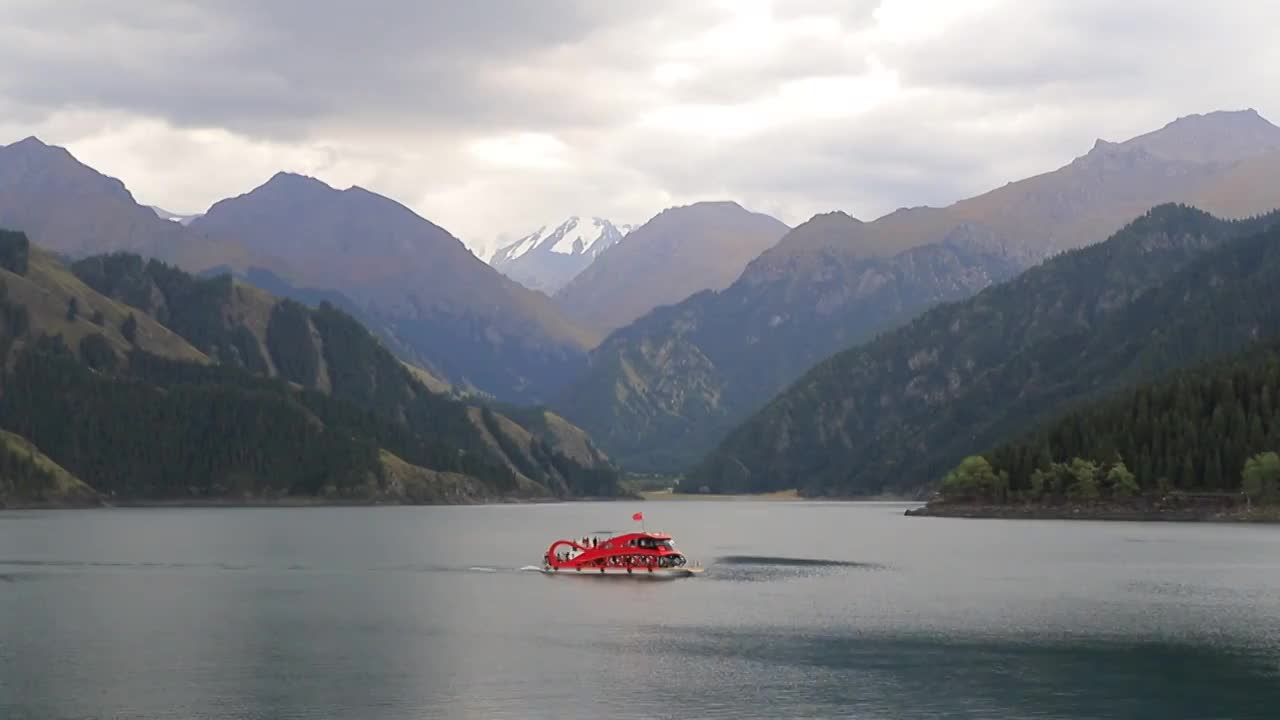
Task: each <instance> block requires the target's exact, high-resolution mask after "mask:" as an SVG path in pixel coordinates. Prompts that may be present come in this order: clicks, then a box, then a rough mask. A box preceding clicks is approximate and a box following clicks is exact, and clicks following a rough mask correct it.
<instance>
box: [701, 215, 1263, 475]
mask: <svg viewBox="0 0 1280 720" xmlns="http://www.w3.org/2000/svg"><path fill="white" fill-rule="evenodd" d="M1276 219H1277V216H1276V215H1275V214H1272V215H1269V216H1266V217H1262V218H1255V219H1252V220H1248V221H1237V222H1227V221H1222V220H1218V219H1216V218H1213V217H1211V216H1209V215H1207V214H1205V213H1202V212H1200V211H1197V210H1194V209H1192V208H1186V207H1179V206H1162V207H1160V208H1156V209H1154V210H1152V211H1151V212H1149V213H1148V214H1146V215H1145V216H1143V217H1142V218H1140V219H1139V220H1137V221H1135V222H1134V223H1132V224H1130V225H1129V226H1128V227H1126V228H1125V229H1124V230H1122V231H1121V232H1119V233H1117V234H1116V235H1115V236H1114V237H1113V238H1111V239H1110V240H1108V241H1107V242H1104V243H1101V244H1098V245H1095V246H1091V247H1088V248H1084V249H1081V250H1077V251H1073V252H1070V253H1065V254H1063V255H1060V256H1058V257H1055V258H1053V259H1051V260H1048V261H1046V262H1044V263H1043V264H1041V265H1040V266H1038V267H1036V268H1033V269H1032V270H1029V271H1027V272H1026V273H1024V274H1023V275H1021V276H1019V277H1018V278H1015V279H1014V280H1012V281H1010V282H1008V283H1004V284H1002V285H998V286H995V287H992V288H990V289H988V290H986V291H983V292H982V293H979V294H978V295H977V296H975V297H974V298H972V299H970V300H967V301H964V302H960V303H955V304H952V305H946V306H942V307H939V308H936V309H934V310H931V311H929V312H927V313H925V314H924V315H922V316H920V317H919V318H917V319H916V320H914V321H913V322H912V323H910V324H909V325H908V326H906V327H903V328H900V329H898V330H896V331H893V332H890V333H887V334H885V335H883V336H881V337H879V338H877V339H876V340H874V341H872V342H870V343H867V344H865V345H862V346H860V347H858V348H855V349H852V350H849V351H846V352H843V353H840V354H838V355H836V356H834V357H832V358H831V359H829V360H827V361H825V362H823V363H821V364H820V365H818V366H817V367H815V368H814V369H813V370H811V371H810V372H809V373H808V374H807V375H806V376H805V377H803V378H802V379H801V380H799V381H798V382H796V383H795V384H794V385H793V386H792V387H791V388H789V389H788V390H787V391H786V392H784V393H783V394H782V395H780V396H779V397H778V398H776V399H775V400H774V401H773V402H771V403H770V404H769V406H767V407H766V408H765V409H764V410H763V411H761V412H760V413H759V414H758V415H757V416H756V417H755V418H753V419H752V420H750V421H748V422H747V423H745V424H744V425H742V426H741V427H739V428H738V429H737V430H735V431H734V433H733V434H732V435H730V437H729V438H728V439H727V440H726V441H725V442H724V443H723V444H722V445H721V447H720V448H719V449H717V450H716V451H715V452H714V453H712V454H711V455H710V456H709V457H708V458H707V459H706V460H705V461H704V462H703V464H702V465H701V466H700V467H699V468H698V469H697V470H696V472H695V473H694V480H693V484H694V486H697V485H707V486H710V487H711V488H713V489H715V490H719V491H742V490H752V491H759V490H774V489H779V488H784V487H800V488H803V489H804V490H805V491H806V492H808V493H812V494H841V495H857V494H874V493H878V492H882V491H886V490H889V491H897V492H904V491H906V492H909V491H918V490H921V489H923V488H925V487H927V486H928V485H930V484H931V483H933V482H935V481H936V480H937V479H938V478H940V477H941V476H942V474H943V473H945V472H946V471H947V470H948V469H950V468H951V467H953V466H954V465H955V464H956V463H957V462H958V461H959V460H960V458H962V457H964V456H965V455H969V454H972V453H975V452H981V451H982V450H984V449H985V448H989V447H993V446H995V445H998V444H999V443H1001V442H1004V441H1007V440H1009V439H1011V438H1013V437H1016V436H1017V435H1018V434H1020V433H1022V432H1025V431H1026V429H1027V428H1028V427H1031V426H1033V425H1034V424H1035V423H1037V422H1043V421H1047V420H1048V419H1050V418H1052V417H1053V416H1055V415H1058V414H1061V413H1062V412H1065V411H1066V410H1068V409H1069V408H1070V407H1071V406H1072V405H1073V404H1075V403H1078V402H1081V401H1083V400H1088V399H1091V398H1097V397H1100V396H1102V395H1104V394H1106V393H1108V392H1114V391H1115V390H1117V389H1120V388H1123V387H1126V386H1129V385H1133V384H1135V383H1139V382H1143V381H1148V380H1150V379H1152V378H1155V377H1158V376H1159V375H1160V374H1161V373H1164V372H1167V371H1170V370H1173V369H1177V368H1180V367H1186V366H1188V365H1191V364H1194V363H1196V362H1200V361H1203V360H1205V359H1208V358H1212V357H1214V356H1216V355H1220V354H1222V353H1229V352H1232V351H1234V350H1237V349H1239V348H1241V347H1243V346H1245V345H1247V344H1248V343H1249V342H1251V341H1253V340H1254V339H1256V338H1257V337H1261V336H1264V335H1265V334H1266V333H1267V332H1268V330H1269V329H1270V328H1275V327H1280V307H1277V295H1276V293H1275V292H1274V288H1275V287H1276V284H1277V283H1280V235H1278V234H1277V231H1276V230H1275V229H1270V230H1267V231H1266V232H1261V233H1260V231H1261V230H1263V229H1264V228H1269V227H1271V225H1272V223H1273V222H1274V221H1275V220H1276Z"/></svg>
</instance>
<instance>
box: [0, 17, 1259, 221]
mask: <svg viewBox="0 0 1280 720" xmlns="http://www.w3.org/2000/svg"><path fill="white" fill-rule="evenodd" d="M888 4H889V0H886V1H885V5H886V7H888ZM879 5H880V3H878V2H872V1H870V0H858V1H856V2H846V1H843V0H785V1H782V0H780V1H779V2H775V3H773V7H772V10H770V11H768V12H767V13H766V14H765V16H766V17H772V21H773V22H775V23H780V25H778V26H776V30H777V31H776V32H775V33H774V34H773V35H770V36H768V37H766V38H765V40H767V41H768V43H767V44H768V45H769V46H770V47H769V48H762V49H761V52H759V53H757V54H752V53H749V52H748V53H747V54H746V57H721V56H719V55H717V53H715V52H699V50H700V47H699V43H700V42H701V41H702V39H703V38H704V34H705V33H707V32H708V31H709V30H712V29H714V28H717V27H718V26H720V25H721V23H723V22H725V21H726V19H729V18H731V16H733V14H734V13H737V12H740V11H741V12H747V10H746V8H747V6H746V5H744V4H742V3H738V2H734V1H732V0H729V1H725V2H717V3H712V2H692V1H689V0H683V1H681V0H661V1H659V2H651V1H649V0H646V1H645V2H601V1H598V0H466V1H459V2H427V1H424V2H411V1H410V0H403V1H401V2H376V3H364V4H359V3H345V2H344V3H339V2H336V0H317V1H316V2H301V0H280V1H273V2H251V1H250V0H224V1H222V2H208V3H205V2H195V0H186V1H181V0H175V1H174V2H167V3H143V2H141V1H140V0H135V1H134V2H111V3H108V2H90V1H84V2H66V1H64V2H57V3H53V2H46V1H44V0H0V17H4V19H5V22H4V23H0V117H2V118H3V123H0V124H2V125H3V126H4V127H6V128H16V129H15V132H23V133H25V132H32V131H35V130H34V129H39V128H51V130H50V132H52V133H54V137H50V138H48V139H50V140H52V141H58V140H59V139H60V138H59V136H58V135H57V133H59V132H60V133H62V137H63V138H68V137H69V138H71V139H73V140H76V141H77V142H79V141H80V140H81V139H82V138H96V139H94V141H93V142H94V143H95V144H92V148H93V149H94V150H95V152H98V153H100V155H99V156H100V157H104V158H109V159H112V160H116V159H118V158H124V159H125V160H130V159H132V162H131V163H130V164H128V165H127V166H126V170H129V171H130V172H133V173H135V174H134V175H125V174H123V173H121V177H122V179H124V180H125V181H126V182H127V183H128V184H129V185H130V186H131V187H135V188H142V189H144V190H147V191H148V192H149V193H150V194H152V195H156V194H158V195H160V197H153V198H150V201H152V202H157V203H158V204H161V205H166V206H168V205H171V206H174V207H175V208H176V209H188V208H199V207H204V206H207V204H208V203H209V202H212V201H214V200H216V199H218V198H219V197H222V196H225V195H229V194H234V193H238V192H243V191H244V190H245V189H246V188H245V187H242V186H240V183H243V182H244V180H243V178H244V176H245V174H246V171H244V170H243V169H242V168H238V167H237V168H231V167H228V166H229V165H231V164H233V163H236V162H237V161H236V160H235V158H227V159H226V160H224V161H223V163H224V164H223V165H221V166H218V167H220V168H221V169H222V172H221V173H218V172H208V168H209V166H210V164H212V163H216V162H217V161H218V159H219V158H220V157H221V156H220V152H221V151H222V150H223V149H224V148H234V149H237V151H239V152H243V153H246V154H252V155H253V158H252V162H246V163H243V164H244V165H248V166H251V167H252V170H253V173H255V174H262V175H263V178H265V177H266V176H267V175H269V174H270V172H271V171H272V170H273V168H270V167H267V166H268V165H270V164H272V163H280V164H282V165H284V164H288V163H299V164H302V165H304V167H300V168H299V167H291V168H288V169H300V170H304V171H314V172H316V173H318V174H320V175H321V176H322V177H324V178H326V179H329V180H330V181H331V182H333V183H334V184H339V185H340V184H343V183H345V182H358V183H360V184H363V185H366V186H367V187H370V188H371V189H374V190H377V191H380V192H383V193H385V194H388V195H390V196H392V197H395V198H397V199H400V200H402V201H404V202H406V203H409V204H410V205H412V206H413V207H415V209H418V210H419V211H420V212H422V213H423V214H425V215H427V216H428V217H432V218H433V219H437V220H440V221H442V222H444V223H445V224H446V226H448V227H450V229H454V230H456V231H457V232H458V233H459V234H460V235H462V236H463V237H477V236H479V237H492V236H495V235H497V234H498V233H499V232H513V233H516V234H521V233H522V232H523V231H525V230H526V229H527V228H528V227H534V226H536V225H537V224H539V223H543V222H548V221H550V220H554V219H556V216H557V215H559V214H561V213H566V212H574V211H588V212H599V213H602V214H610V215H613V216H615V217H617V218H618V219H620V220H621V221H630V222H635V221H642V220H644V219H646V218H648V217H651V216H652V215H653V214H654V213H656V212H657V211H659V210H661V209H662V207H665V206H667V205H671V204H683V203H685V202H691V201H695V200H698V199H705V198H715V199H719V198H725V199H734V200H738V201H740V202H742V203H743V204H745V205H748V206H752V207H758V208H761V209H765V210H768V211H770V212H774V213H777V214H779V216H781V217H782V218H783V219H784V220H787V221H788V222H799V221H803V220H804V219H806V218H807V217H808V216H809V215H811V214H812V213H814V212H820V211H827V210H832V209H841V210H846V211H848V212H850V213H851V214H854V215H857V216H859V217H864V218H870V217H874V216H876V215H878V214H880V213H883V212H887V211H890V210H893V209H894V208H897V207H900V206H914V205H920V204H945V203H948V202H951V201H953V200H956V199H958V198H960V197H963V196H966V195H971V194H975V193H978V192H981V191H984V190H987V189H989V188H991V187H993V186H997V185H1000V184H1003V183H1004V182H1006V181H1008V180H1013V179H1017V178H1019V177H1024V176H1026V175H1030V174H1034V173H1036V172H1040V171H1044V170H1049V169H1052V168H1054V167H1057V166H1058V165H1060V164H1062V163H1065V162H1068V161H1069V160H1070V159H1071V158H1072V157H1074V156H1076V155H1079V154H1081V153H1083V152H1085V151H1087V150H1088V148H1089V147H1090V145H1091V144H1092V142H1093V140H1094V139H1095V138H1097V137H1102V138H1105V139H1110V140H1122V139H1124V138H1126V137H1129V136H1132V135H1135V134H1138V133H1141V132H1144V131H1147V130H1151V129H1154V128H1156V127H1159V126H1160V125H1162V124H1164V123H1165V122H1167V121H1169V120H1171V119H1173V118H1174V117H1176V116H1178V115H1182V114H1186V113H1190V112H1205V111H1209V110H1213V109H1218V108H1239V107H1255V108H1257V109H1258V110H1259V111H1260V112H1262V113H1263V115H1265V116H1267V117H1269V118H1270V119H1272V120H1273V121H1280V91H1278V90H1277V89H1276V88H1280V45H1276V44H1274V43H1272V42H1271V38H1270V35H1271V34H1272V31H1271V28H1273V27H1276V26H1278V25H1280V4H1276V3H1260V2H1248V1H1246V0H1224V1H1223V2H1217V3H1171V2H1167V0H1130V1H1129V2H1124V3H1116V2H1113V1H1112V0H1105V1H1104V0H1059V1H1053V2H1051V1H1050V0H1045V1H1044V2H1024V1H1022V0H1007V1H1005V2H1002V3H999V4H997V5H996V6H995V8H994V9H992V10H990V11H988V12H981V13H972V14H969V15H967V16H964V17H962V18H961V19H959V20H957V21H956V22H955V23H954V24H952V25H949V26H946V27H944V28H943V29H942V31H941V32H940V33H939V34H937V35H933V36H929V37H927V38H925V39H923V40H919V39H916V40H913V39H910V38H906V39H904V38H901V37H897V36H894V35H892V34H886V33H882V32H880V30H879V29H878V28H877V26H876V22H877V20H876V18H877V15H876V14H875V12H874V11H875V10H876V9H877V7H878V6H879ZM752 7H754V6H752ZM939 7H945V8H946V9H951V8H952V7H953V6H951V5H949V4H946V3H943V2H941V1H940V2H939ZM932 16H933V12H932V9H931V8H928V7H926V8H924V10H923V11H922V12H921V18H920V19H921V21H927V20H930V19H931V18H932ZM72 19H73V20H74V21H71V20H72ZM810 20H817V21H818V22H817V23H814V24H815V25H817V26H820V27H822V28H824V29H826V30H831V29H834V30H835V31H836V32H834V33H832V34H824V33H819V34H816V35H812V36H807V35H806V36H789V35H787V34H786V33H785V32H783V28H784V27H786V25H787V23H791V22H802V23H803V22H808V21H810ZM909 22H914V21H911V20H909ZM908 29H910V28H908ZM908 34H909V33H908ZM690 48H692V50H690ZM682 53H684V55H683V56H682ZM681 61H685V62H691V63H693V64H694V66H695V67H694V71H695V72H694V73H693V74H692V76H690V77H689V78H687V79H685V80H683V81H678V82H674V83H671V84H664V83H661V82H656V81H655V80H654V77H653V74H654V71H655V69H656V68H658V67H659V66H661V65H662V64H663V63H667V62H681ZM873 61H874V62H875V63H876V64H877V66H879V67H883V68H885V69H887V70H888V71H889V72H891V73H893V74H894V75H895V76H896V78H897V81H898V83H899V85H900V88H899V90H898V91H897V92H895V93H892V94H891V95H890V96H889V97H886V98H883V99H882V100H880V101H877V102H876V103H873V104H872V106H871V108H870V109H869V110H866V111H864V112H861V113H857V114H847V115H839V114H828V115H821V114H819V115H815V116H809V115H807V114H806V113H807V110H805V109H804V108H800V107H797V108H795V109H794V111H792V112H788V108H787V107H785V106H780V105H779V100H778V98H779V97H780V93H779V91H780V89H781V88H782V87H783V86H785V85H786V84H787V83H789V82H792V81H801V80H808V79H813V78H822V77H833V76H857V75H859V74H862V73H865V72H867V71H868V70H870V69H871V67H872V62H873ZM851 92H856V90H854V91H851ZM809 100H812V98H809ZM697 105H715V106H722V107H723V108H726V113H728V114H729V115H730V116H731V118H732V119H738V114H750V113H755V112H768V113H772V115H771V116H770V117H768V118H764V119H765V120H767V122H762V123H761V126H762V128H763V129H760V130H757V131H754V132H751V133H749V134H747V135H745V136H726V137H716V136H715V134H714V133H713V132H707V128H698V129H697V130H698V131H697V132H693V131H689V132H686V131H684V130H682V129H681V128H672V127H670V126H669V125H667V126H662V127H661V129H659V128H658V127H655V126H654V125H653V124H651V123H648V122H644V120H645V119H646V118H647V116H648V115H649V113H651V112H653V111H661V110H666V109H670V108H673V107H678V106H697ZM816 105H821V102H817V103H815V106H816ZM762 107H763V108H766V110H760V108H762ZM71 110H73V111H75V117H74V118H73V119H71V120H68V119H66V118H64V117H62V115H65V114H66V112H67V111H71ZM662 117H663V118H664V119H663V122H668V120H667V119H666V118H667V117H668V116H662ZM674 117H679V115H678V114H675V115H674ZM41 118H44V120H42V119H41ZM95 118H96V120H97V127H95V126H94V122H95ZM130 118H132V119H135V120H136V119H142V120H148V121H150V120H155V119H158V120H160V121H162V123H165V124H167V125H169V126H172V127H174V128H177V129H176V130H173V131H172V134H171V135H169V136H168V138H167V139H166V140H163V141H160V140H155V141H154V142H153V141H152V139H151V138H150V137H149V136H148V134H147V133H145V132H138V131H136V130H135V131H132V132H131V133H130V134H128V137H127V138H124V137H123V136H122V135H121V136H119V137H117V136H116V135H112V134H111V133H112V132H114V131H115V129H118V128H119V127H121V126H127V124H128V122H129V120H130ZM749 119H756V118H749ZM148 127H149V126H148ZM29 128H30V130H29ZM190 128H220V129H225V130H227V131H229V132H230V133H232V134H233V135H234V136H235V138H234V141H230V140H229V141H227V143H226V144H212V145H210V144H207V143H206V140H205V139H198V140H197V141H195V142H193V143H190V144H188V143H186V142H185V141H183V140H182V138H181V137H179V136H181V135H182V133H185V132H187V131H188V129H190ZM504 133H545V134H548V135H552V136H554V137H555V138H557V139H558V140H559V141H560V142H562V143H563V144H564V147H565V152H564V154H565V162H564V163H563V164H562V165H557V166H554V167H551V168H537V167H534V168H530V167H526V166H520V165H518V164H512V165H511V166H507V165H504V164H503V163H502V162H500V161H499V162H492V159H491V158H478V157H476V156H473V155H472V154H470V153H469V152H468V150H467V148H468V147H469V143H470V141H473V140H477V139H481V138H487V137H491V136H495V135H501V134H504ZM117 135H120V134H119V133H117ZM112 138H114V139H112ZM13 139H16V138H13ZM7 141H8V140H6V139H3V138H0V142H7ZM152 145H154V147H152ZM189 146H190V147H193V148H195V149H194V150H192V151H190V152H186V151H183V150H181V148H184V147H189ZM170 148H172V150H170ZM175 155H178V156H180V159H183V160H185V159H187V158H190V162H191V163H192V167H173V165H174V163H173V161H172V158H173V157H174V156H175ZM139 158H141V159H139ZM499 160H501V158H499ZM102 169H104V170H105V171H108V172H112V170H113V168H111V167H104V168H102ZM330 173H332V174H330ZM255 177H256V175H255ZM223 183H225V184H223ZM164 193H173V194H164Z"/></svg>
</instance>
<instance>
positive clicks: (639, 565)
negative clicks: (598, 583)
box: [542, 513, 702, 578]
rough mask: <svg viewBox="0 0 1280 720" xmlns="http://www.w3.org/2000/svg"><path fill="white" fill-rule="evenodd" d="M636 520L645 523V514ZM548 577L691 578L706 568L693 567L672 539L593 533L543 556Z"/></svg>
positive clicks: (656, 535)
mask: <svg viewBox="0 0 1280 720" xmlns="http://www.w3.org/2000/svg"><path fill="white" fill-rule="evenodd" d="M631 518H632V519H633V520H641V521H643V520H644V515H643V514H642V513H636V514H635V515H632V516H631ZM542 571H543V572H545V573H565V572H567V573H570V574H573V575H630V576H632V577H643V578H648V577H652V578H673V577H690V576H693V575H697V574H698V573H700V572H702V567H700V566H697V565H690V564H689V561H688V560H687V559H686V558H685V556H684V555H683V554H681V553H680V551H679V550H676V548H675V545H674V544H673V543H672V542H671V536H670V535H667V534H665V533H659V532H645V531H644V530H641V531H640V532H633V533H626V534H623V535H613V534H612V533H593V534H591V535H588V536H586V537H582V538H578V539H575V540H557V541H555V542H553V543H551V547H549V548H547V554H546V555H543V556H542Z"/></svg>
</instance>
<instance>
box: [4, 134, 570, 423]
mask: <svg viewBox="0 0 1280 720" xmlns="http://www.w3.org/2000/svg"><path fill="white" fill-rule="evenodd" d="M0 225H2V226H5V227H10V228H15V229H18V230H22V231H24V232H26V233H27V234H28V235H29V236H30V237H31V238H32V239H33V241H34V242H36V243H37V244H39V245H41V246H42V247H46V248H48V249H50V250H53V251H56V252H59V253H63V254H66V255H68V256H71V257H83V256H86V255H92V254H96V253H103V252H112V251H119V250H125V251H130V252H137V253H140V254H143V255H146V256H149V257H155V258H159V259H162V260H165V261H168V262H170V263H173V264H175V265H177V266H179V267H182V268H183V269H185V270H188V271H191V272H201V271H204V270H208V269H214V268H216V269H219V270H231V271H234V272H236V273H237V274H239V275H242V276H246V275H247V274H250V273H256V274H258V275H263V274H268V273H269V274H270V275H271V276H272V277H274V278H277V279H278V280H279V281H280V286H281V288H289V289H290V290H291V291H292V292H296V293H297V294H299V295H300V296H314V295H315V294H316V293H317V292H331V293H339V294H341V295H342V296H344V297H345V298H347V299H348V300H349V301H350V302H351V303H352V305H353V306H354V308H355V309H357V310H358V311H359V312H360V314H361V319H362V320H363V321H365V322H366V323H367V324H368V325H369V326H370V327H371V329H373V330H374V331H375V332H377V333H378V334H380V335H382V336H383V337H384V338H385V340H386V341H387V344H388V346H389V347H393V348H395V349H396V351H397V352H398V353H399V354H400V355H401V356H402V357H404V358H405V359H408V360H411V361H413V362H415V363H417V364H419V365H422V366H423V367H425V368H427V369H428V370H430V371H431V373H432V374H434V375H436V376H438V377H440V378H443V379H445V380H446V381H447V382H449V383H450V384H452V385H455V386H457V387H461V388H478V389H480V390H482V391H484V392H486V393H489V394H492V395H494V396H495V397H498V398H500V399H505V400H520V401H533V400H537V399H539V397H541V396H543V395H548V394H550V393H551V392H552V391H554V390H555V389H556V388H557V387H559V386H561V385H563V384H565V383H567V382H568V381H569V379H571V378H572V377H574V376H575V375H576V373H577V372H578V370H579V369H580V368H581V367H582V366H583V364H584V362H585V350H586V348H587V347H589V346H591V345H593V344H594V343H595V340H596V338H595V337H594V336H593V335H592V334H590V333H587V332H584V331H582V330H580V329H579V328H578V327H576V326H575V325H574V324H573V323H571V322H569V321H568V320H566V319H565V318H564V317H563V315H562V314H561V313H560V312H559V310H558V309H557V308H556V307H555V305H554V304H553V303H552V302H551V301H550V300H549V299H548V298H546V297H545V296H544V295H542V294H540V293H536V292H533V291H530V290H527V289H526V288H524V287H522V286H521V285H519V284H518V283H516V282H514V281H512V280H509V279H507V278H506V277H504V276H502V274H501V273H499V272H497V271H496V270H494V269H493V268H491V267H489V266H488V265H486V264H485V263H484V262H483V261H481V260H479V259H478V258H476V257H475V256H474V255H472V254H471V253H470V252H469V251H467V250H466V248H465V247H464V246H463V245H462V243H461V242H460V241H458V240H457V239H456V238H454V237H453V236H452V235H450V234H449V233H448V232H447V231H445V230H443V229H442V228H440V227H439V226H436V225H434V224H432V223H431V222H429V221H427V220H425V219H423V218H421V217H419V216H418V215H417V214H415V213H413V212H412V211H410V210H409V209H408V208H405V207H404V206H402V205H400V204H398V203H396V202H394V201H392V200H389V199H387V198H385V197H383V196H381V195H377V194H375V193H371V192H369V191H367V190H363V189H361V188H358V187H353V188H348V189H346V190H336V189H334V188H331V187H329V186H328V185H325V184H324V183H322V182H320V181H318V180H315V179H312V178H308V177H303V176H300V175H295V174H290V173H279V174H277V175H275V176H274V177H272V178H271V179H270V180H268V181H267V182H266V183H265V184H263V185H262V186H260V187H258V188H256V189H255V190H253V191H252V192H249V193H246V194H244V195H241V196H238V197H235V198H230V199H227V200H223V201H221V202H219V203H216V204H215V205H214V206H213V207H211V208H210V209H209V211H208V212H206V213H204V214H203V215H201V216H199V217H196V218H193V219H191V220H190V221H189V222H188V223H187V224H186V225H184V224H182V223H179V222H171V221H169V220H166V219H162V218H161V217H159V216H158V215H157V214H156V212H155V211H154V210H153V209H152V208H149V207H146V206H143V205H140V204H138V203H137V202H136V201H135V200H134V198H133V196H132V195H131V194H130V193H129V191H128V190H127V189H126V188H125V187H124V184H123V183H121V182H120V181H119V180H116V179H114V178H110V177H107V176H105V175H102V174H101V173H99V172H97V171H96V170H94V169H92V168H89V167H87V166H85V165H83V164H82V163H80V162H79V161H77V160H76V159H75V158H74V157H72V156H71V154H70V153H68V152H67V151H66V150H65V149H63V148H58V147H53V146H49V145H45V144H44V143H42V142H40V141H39V140H37V139H35V138H28V139H26V140H23V141H21V142H18V143H14V144H12V145H9V146H6V147H3V148H0Z"/></svg>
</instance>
